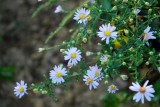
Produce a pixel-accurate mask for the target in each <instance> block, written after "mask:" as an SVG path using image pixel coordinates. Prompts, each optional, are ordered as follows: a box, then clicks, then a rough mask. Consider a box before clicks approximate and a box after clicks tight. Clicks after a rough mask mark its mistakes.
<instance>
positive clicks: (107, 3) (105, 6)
mask: <svg viewBox="0 0 160 107" xmlns="http://www.w3.org/2000/svg"><path fill="white" fill-rule="evenodd" d="M102 7H103V9H105V10H109V9H110V8H111V0H102Z"/></svg>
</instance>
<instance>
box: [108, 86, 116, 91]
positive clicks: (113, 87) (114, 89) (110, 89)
mask: <svg viewBox="0 0 160 107" xmlns="http://www.w3.org/2000/svg"><path fill="white" fill-rule="evenodd" d="M117 90H118V88H117V86H115V85H110V86H109V88H108V91H109V93H115V92H116V91H117Z"/></svg>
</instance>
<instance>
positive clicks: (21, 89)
mask: <svg viewBox="0 0 160 107" xmlns="http://www.w3.org/2000/svg"><path fill="white" fill-rule="evenodd" d="M16 84H17V86H16V87H14V94H15V95H16V96H19V98H22V96H23V95H24V94H27V83H24V81H22V80H21V83H18V82H16Z"/></svg>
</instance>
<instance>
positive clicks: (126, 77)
mask: <svg viewBox="0 0 160 107" xmlns="http://www.w3.org/2000/svg"><path fill="white" fill-rule="evenodd" d="M120 77H121V78H122V79H123V80H127V79H128V76H127V75H120Z"/></svg>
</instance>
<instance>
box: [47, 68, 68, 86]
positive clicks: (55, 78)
mask: <svg viewBox="0 0 160 107" xmlns="http://www.w3.org/2000/svg"><path fill="white" fill-rule="evenodd" d="M49 75H50V79H52V83H58V84H61V83H62V82H64V79H63V76H66V75H67V71H66V68H62V66H56V65H55V66H54V68H53V70H51V71H50V73H49Z"/></svg>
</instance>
